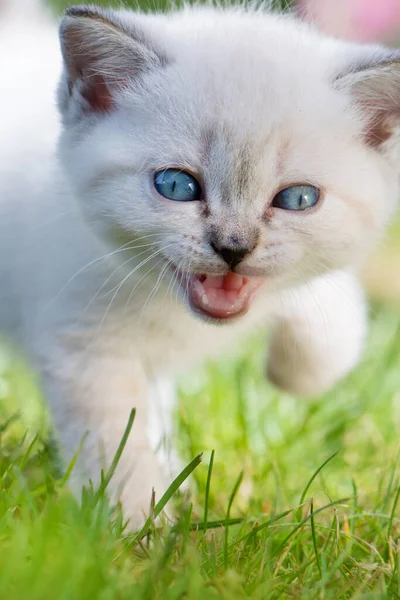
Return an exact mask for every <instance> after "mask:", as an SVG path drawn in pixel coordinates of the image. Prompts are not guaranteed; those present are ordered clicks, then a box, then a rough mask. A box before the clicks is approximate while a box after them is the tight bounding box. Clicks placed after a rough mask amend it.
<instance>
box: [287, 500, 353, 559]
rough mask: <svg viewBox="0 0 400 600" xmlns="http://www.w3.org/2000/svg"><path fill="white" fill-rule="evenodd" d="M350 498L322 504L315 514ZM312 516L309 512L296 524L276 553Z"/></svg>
mask: <svg viewBox="0 0 400 600" xmlns="http://www.w3.org/2000/svg"><path fill="white" fill-rule="evenodd" d="M349 500H351V498H341V499H340V500H336V501H335V502H330V503H329V504H325V506H322V507H321V508H319V509H318V510H316V511H314V513H313V516H315V515H317V514H319V513H321V512H323V511H324V510H327V509H328V508H330V507H332V506H337V505H338V504H343V503H344V502H348V501H349ZM310 516H311V515H310V514H309V515H308V516H307V517H306V518H305V519H303V520H302V521H301V522H300V523H299V524H298V525H296V527H295V528H294V529H293V530H292V531H291V532H290V533H289V534H288V535H287V536H286V537H285V539H284V540H283V542H282V543H281V544H280V545H279V546H278V549H277V551H276V554H279V552H280V551H281V550H282V549H283V548H284V547H285V545H286V543H287V542H288V541H289V540H290V538H291V537H292V536H293V535H295V533H297V531H299V529H301V528H302V527H303V525H304V524H305V523H307V521H309V520H310Z"/></svg>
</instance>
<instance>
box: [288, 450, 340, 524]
mask: <svg viewBox="0 0 400 600" xmlns="http://www.w3.org/2000/svg"><path fill="white" fill-rule="evenodd" d="M337 454H339V450H338V451H337V452H335V453H334V454H332V455H331V456H329V458H327V459H326V460H325V461H324V462H323V463H322V465H320V466H319V467H318V469H317V470H316V471H314V473H313V474H312V475H311V477H310V479H309V480H308V482H307V485H306V487H305V488H304V490H303V493H302V494H301V497H300V502H299V508H298V510H297V511H296V519H297V520H298V521H300V519H301V507H302V505H303V504H304V500H305V498H306V494H307V492H308V490H309V489H310V487H311V484H312V482H313V481H314V479H315V478H316V477H317V475H318V474H319V473H320V472H321V471H322V469H323V468H324V467H325V466H326V465H327V464H328V463H329V462H330V461H331V460H332V459H333V458H335V456H337Z"/></svg>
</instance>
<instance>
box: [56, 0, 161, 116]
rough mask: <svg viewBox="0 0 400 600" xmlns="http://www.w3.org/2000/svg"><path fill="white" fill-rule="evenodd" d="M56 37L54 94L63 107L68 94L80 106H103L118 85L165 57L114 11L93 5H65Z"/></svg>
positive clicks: (108, 103)
mask: <svg viewBox="0 0 400 600" xmlns="http://www.w3.org/2000/svg"><path fill="white" fill-rule="evenodd" d="M60 42H61V51H62V55H63V59H64V69H65V71H64V89H63V90H60V97H59V102H60V107H61V110H62V112H65V110H66V109H67V107H68V104H69V100H71V99H73V100H74V101H75V102H76V101H78V103H80V104H81V109H82V108H86V110H90V111H97V112H99V111H108V110H110V109H111V108H112V106H113V92H115V91H116V89H117V88H121V87H123V86H124V85H126V83H127V82H129V81H131V80H132V79H134V78H135V77H136V76H137V75H138V74H140V73H141V72H143V71H146V70H150V69H153V68H155V67H161V66H162V65H163V64H165V62H166V58H165V57H164V56H162V55H161V53H158V52H157V51H156V50H155V49H154V48H153V47H152V45H151V43H150V42H149V41H148V40H146V37H145V35H144V33H143V32H142V31H141V30H140V29H139V28H136V27H135V26H134V25H132V24H130V23H129V22H125V19H122V18H121V17H120V16H119V14H118V13H117V12H113V11H106V10H102V9H100V8H97V7H94V6H72V7H70V8H68V9H67V10H66V11H65V13H64V16H63V18H62V20H61V24H60Z"/></svg>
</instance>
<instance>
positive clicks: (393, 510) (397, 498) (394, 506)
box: [387, 485, 400, 544]
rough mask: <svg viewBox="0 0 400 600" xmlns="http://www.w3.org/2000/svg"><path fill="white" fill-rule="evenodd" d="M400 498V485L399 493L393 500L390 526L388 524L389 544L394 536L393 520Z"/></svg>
mask: <svg viewBox="0 0 400 600" xmlns="http://www.w3.org/2000/svg"><path fill="white" fill-rule="evenodd" d="M399 498H400V485H399V487H398V488H397V492H396V495H395V497H394V500H393V506H392V510H391V512H390V517H389V524H388V532H387V539H388V544H389V542H390V537H391V535H392V528H393V519H394V516H395V514H396V509H397V505H398V503H399Z"/></svg>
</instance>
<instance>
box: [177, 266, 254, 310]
mask: <svg viewBox="0 0 400 600" xmlns="http://www.w3.org/2000/svg"><path fill="white" fill-rule="evenodd" d="M179 279H180V281H181V285H182V288H183V290H184V291H185V292H186V294H187V298H188V301H189V305H190V307H191V309H192V310H193V311H195V312H196V313H200V314H201V315H203V316H205V317H208V318H212V319H217V320H224V321H226V320H228V319H233V318H237V317H241V316H243V315H244V314H246V312H247V311H248V310H249V308H250V304H251V301H252V299H253V297H254V295H255V293H256V292H257V290H258V289H259V288H260V287H261V286H262V284H263V282H264V280H263V279H261V278H258V277H243V276H242V275H237V274H236V273H232V272H229V273H227V274H226V275H190V274H188V273H182V272H181V273H179Z"/></svg>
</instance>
